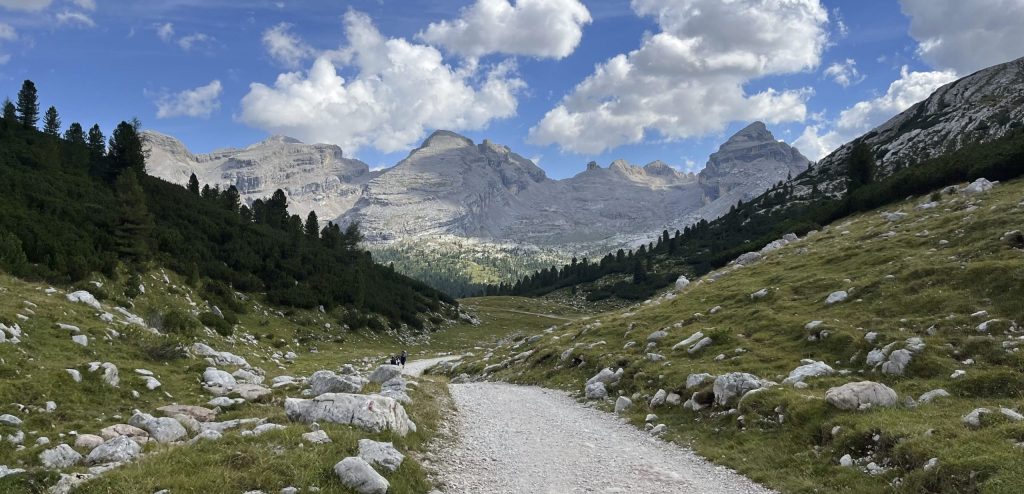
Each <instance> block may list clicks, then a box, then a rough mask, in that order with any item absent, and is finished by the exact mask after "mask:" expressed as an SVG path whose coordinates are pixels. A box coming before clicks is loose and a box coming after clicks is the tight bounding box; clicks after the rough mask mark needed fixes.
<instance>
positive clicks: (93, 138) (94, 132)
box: [86, 124, 107, 159]
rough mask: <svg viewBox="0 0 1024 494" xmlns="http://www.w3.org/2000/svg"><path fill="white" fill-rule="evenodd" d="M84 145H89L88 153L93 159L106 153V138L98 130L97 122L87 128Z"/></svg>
mask: <svg viewBox="0 0 1024 494" xmlns="http://www.w3.org/2000/svg"><path fill="white" fill-rule="evenodd" d="M86 146H88V147H89V155H90V156H92V158H93V159H99V158H101V157H103V155H105V154H107V145H106V139H105V138H104V137H103V131H101V130H100V125H99V124H93V126H92V128H90V129H89V140H88V142H87V143H86Z"/></svg>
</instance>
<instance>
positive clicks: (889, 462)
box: [454, 180, 1024, 493]
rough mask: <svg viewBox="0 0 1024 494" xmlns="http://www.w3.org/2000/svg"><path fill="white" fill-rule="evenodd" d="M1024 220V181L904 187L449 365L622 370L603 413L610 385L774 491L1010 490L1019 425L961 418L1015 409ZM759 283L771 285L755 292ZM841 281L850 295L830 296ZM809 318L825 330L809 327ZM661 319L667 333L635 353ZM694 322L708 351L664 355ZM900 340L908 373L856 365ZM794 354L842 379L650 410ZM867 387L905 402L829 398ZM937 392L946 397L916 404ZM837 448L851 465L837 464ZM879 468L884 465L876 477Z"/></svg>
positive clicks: (1018, 405) (1022, 427)
mask: <svg viewBox="0 0 1024 494" xmlns="http://www.w3.org/2000/svg"><path fill="white" fill-rule="evenodd" d="M926 203H930V204H929V208H928V209H923V208H920V207H919V205H921V204H926ZM886 212H901V213H905V216H901V215H886V214H884V213H886ZM1021 218H1024V181H1022V180H1016V181H1013V182H1008V183H1003V184H999V185H997V186H996V187H995V188H994V189H992V190H991V191H990V192H985V193H981V194H977V195H965V194H962V193H959V192H956V193H951V194H950V193H947V194H934V195H925V196H919V197H913V198H910V199H908V200H905V201H901V202H898V203H895V204H892V205H890V206H889V207H887V208H885V209H882V210H874V211H869V212H865V213H860V214H856V215H853V216H851V217H848V218H846V219H844V220H842V221H840V222H838V223H836V224H832V225H829V226H827V227H825V228H823V229H822V230H821V231H818V232H814V233H811V234H810V235H808V236H807V237H806V238H803V239H801V240H799V241H797V242H794V243H791V244H789V245H788V246H785V247H783V248H781V249H779V250H776V251H773V252H771V253H768V254H767V255H766V256H765V257H764V258H763V259H761V260H760V261H759V262H756V263H753V264H750V265H748V266H745V267H743V266H735V265H730V266H728V267H725V268H723V269H721V270H718V271H715V272H712V273H710V274H709V275H707V276H705V277H703V278H701V279H700V280H698V281H696V282H694V283H692V284H691V285H690V286H688V287H687V288H685V289H683V290H682V291H680V292H679V293H671V294H667V295H663V296H661V297H658V298H655V299H653V300H651V301H648V302H645V303H643V304H638V305H635V306H632V307H629V308H627V309H624V310H619V311H614V312H609V313H605V314H601V315H599V316H595V317H593V318H591V319H589V320H585V321H577V322H570V323H566V324H563V325H560V326H558V327H557V328H556V329H554V330H552V331H550V332H539V333H536V334H538V335H540V337H539V338H531V339H526V338H523V339H518V340H514V341H511V342H508V343H507V344H503V345H499V346H497V347H495V348H494V355H493V356H491V357H490V358H482V357H474V358H469V359H467V360H466V362H464V363H462V364H461V365H459V366H458V367H456V369H455V370H454V373H455V374H459V373H467V374H470V375H479V373H480V372H481V371H482V370H483V369H484V368H485V367H486V366H489V365H492V364H501V366H502V367H503V368H502V369H501V370H498V371H494V372H493V373H492V374H490V375H488V377H489V378H495V379H504V380H509V381H512V382H519V383H539V384H544V385H550V386H557V387H563V388H566V389H570V390H573V391H574V392H576V393H580V394H582V390H583V387H584V383H585V381H586V380H587V379H588V378H590V377H591V376H593V375H595V374H597V373H598V371H600V370H601V369H602V368H605V367H609V368H611V369H613V370H614V369H616V368H618V367H621V368H622V369H623V371H624V372H623V377H622V379H621V381H620V382H619V384H618V385H617V387H614V388H612V390H611V392H610V394H611V396H612V398H610V399H607V400H603V401H602V402H601V406H603V407H605V408H607V409H611V407H612V405H613V402H614V397H615V396H616V395H624V396H629V397H633V398H634V400H633V401H634V402H636V404H635V405H634V406H633V408H632V409H631V410H630V411H629V412H627V413H626V415H627V417H628V418H629V420H631V421H632V422H634V423H635V424H637V425H638V426H639V425H642V424H644V419H645V416H646V415H647V414H648V413H650V412H654V413H656V414H657V415H658V419H657V421H656V422H655V423H664V424H666V425H667V426H668V428H667V431H668V432H667V433H666V434H665V436H664V437H666V438H668V439H670V440H674V441H679V442H684V443H692V444H693V446H694V447H695V448H696V449H697V450H698V451H699V452H700V453H702V454H703V455H705V456H707V457H708V458H710V459H712V460H715V461H717V462H720V463H723V464H726V465H728V466H731V467H733V468H736V469H737V470H739V471H741V472H743V473H745V474H747V475H749V476H751V477H752V478H754V479H755V480H758V481H761V482H764V483H766V484H767V485H769V486H772V487H775V488H777V489H780V490H782V491H784V492H865V493H867V492H881V491H886V490H893V491H897V492H1019V489H1020V486H1021V485H1024V462H1021V461H1020V455H1021V451H1022V449H1021V448H1022V447H1024V422H1015V421H1013V420H1012V419H1010V418H1008V417H1006V416H1004V415H1002V414H1000V413H998V412H996V413H993V414H989V415H986V416H984V417H983V419H982V423H981V424H982V425H981V427H978V428H972V427H968V426H966V425H965V424H964V423H963V421H962V418H963V417H964V416H965V415H967V414H968V413H969V412H971V411H972V410H974V409H975V408H978V407H989V408H990V409H992V410H994V411H997V410H998V409H999V408H1000V407H1005V408H1007V409H1010V410H1016V411H1017V412H1022V411H1024V373H1022V372H1024V356H1022V354H1021V352H1019V351H1018V345H1021V346H1024V339H1021V335H1022V334H1024V333H1022V332H1020V329H1019V328H1018V325H1017V323H1018V322H1020V321H1024V299H1022V298H1021V294H1024V250H1022V249H1021V247H1024V244H1022V243H1021V238H1020V237H1019V234H1018V235H1010V236H1008V237H1007V238H1006V240H1001V238H1002V237H1004V234H1005V233H1006V232H1008V231H1011V230H1020V229H1021V227H1022V226H1024V225H1022V220H1021ZM762 289H765V290H766V292H767V295H766V296H764V297H763V298H755V297H752V294H754V293H755V292H758V291H760V290H762ZM839 290H845V291H847V292H848V293H849V298H848V299H847V300H846V301H845V302H841V303H836V304H832V305H827V304H826V303H825V300H826V298H827V297H828V296H829V295H830V294H831V293H833V292H835V291H839ZM979 311H985V312H987V314H985V313H979ZM812 321H821V323H819V324H820V325H819V326H817V327H816V328H815V329H813V330H808V329H806V327H807V326H808V323H810V322H812ZM986 322H987V324H984V325H983V323H986ZM979 326H981V329H979ZM657 330H664V331H666V332H667V337H665V338H664V339H663V340H661V341H660V343H657V344H656V346H655V347H653V348H650V349H647V348H645V347H646V346H647V341H648V335H650V334H651V333H653V332H655V331H657ZM696 332H702V333H704V335H706V336H708V337H710V338H711V339H712V340H713V342H712V343H711V344H710V346H707V347H705V348H703V349H702V350H699V351H696V352H694V353H692V354H691V353H688V351H687V348H686V347H683V348H681V349H677V350H672V349H671V347H672V346H673V345H674V344H675V343H677V342H679V341H681V340H683V339H685V338H687V337H689V336H691V335H692V334H694V333H696ZM910 338H920V340H921V342H922V343H924V347H923V349H915V351H914V352H913V353H912V354H911V355H912V357H911V360H910V362H909V364H908V365H907V367H906V369H905V371H904V374H903V375H891V374H883V373H881V372H880V371H879V370H878V369H877V368H875V367H873V366H871V365H868V364H867V363H866V358H867V355H868V354H869V352H871V351H872V350H877V349H882V348H885V347H888V350H889V353H890V354H891V352H892V351H896V350H898V349H903V348H904V347H907V346H914V343H915V341H911V342H910V343H909V344H908V342H907V340H908V339H910ZM531 340H533V341H531ZM890 345H891V346H890ZM570 349H571V352H569V353H568V354H565V353H563V352H566V351H567V350H570ZM490 350H491V349H487V351H490ZM524 352H532V353H526V354H525V357H524ZM648 353H656V354H660V355H662V356H663V357H664V359H663V360H657V361H652V360H651V359H649V358H648V356H647V354H648ZM515 355H518V356H519V357H520V359H521V360H520V361H519V362H513V360H512V358H511V357H512V356H515ZM563 356H565V357H567V358H565V359H563ZM802 359H811V360H814V361H822V362H824V363H826V364H828V365H829V366H831V367H832V368H833V369H834V370H835V373H834V374H832V375H830V376H825V377H816V378H809V379H807V380H806V381H805V382H806V383H807V386H806V387H804V388H803V389H800V388H798V387H794V386H792V385H775V386H771V387H770V388H768V390H766V391H763V392H759V393H755V394H753V395H750V396H748V397H747V398H746V399H744V400H742V402H741V403H740V404H739V405H738V406H737V405H731V406H725V407H723V406H714V407H709V408H706V409H703V410H700V411H696V412H694V411H692V410H688V409H684V408H683V407H682V406H679V405H662V406H658V407H656V408H654V409H653V410H652V409H650V408H649V406H648V405H647V402H648V400H650V398H651V397H652V396H654V395H655V393H656V391H658V390H659V389H664V390H666V391H668V392H674V393H678V394H679V395H681V397H682V398H681V399H682V400H687V399H689V398H691V396H692V395H694V394H695V393H698V394H699V395H698V396H697V398H698V399H699V400H704V399H707V398H708V395H709V393H710V392H712V386H711V384H709V383H708V384H702V385H700V386H697V387H695V388H691V389H686V380H687V377H688V376H689V375H690V374H697V373H710V374H713V375H722V374H725V373H730V372H748V373H752V374H755V375H756V376H759V377H760V378H763V379H767V380H771V381H774V382H777V383H781V382H782V381H783V380H784V379H785V378H786V377H787V375H788V374H789V373H790V371H792V370H793V369H795V368H796V367H798V366H800V365H801V360H802ZM957 371H963V374H962V375H960V374H961V373H960V372H957ZM954 373H956V374H957V376H958V377H953V376H954ZM865 380H869V381H875V382H879V383H884V384H886V385H888V386H890V387H891V388H892V389H893V390H895V391H896V393H897V394H898V396H899V400H898V401H899V404H898V405H897V406H895V407H893V408H880V407H875V408H872V409H868V410H864V411H842V410H839V409H838V408H836V407H834V406H832V405H830V404H828V403H826V401H825V400H824V395H825V392H826V391H827V390H828V389H830V388H832V387H836V386H840V385H843V384H846V383H849V382H854V381H865ZM934 389H945V390H946V391H948V392H949V393H950V395H951V396H950V397H948V398H940V399H937V400H935V401H933V402H931V403H918V402H917V400H918V399H919V397H920V396H921V395H922V394H923V393H925V392H927V391H930V390H934ZM844 455H850V457H851V459H853V460H854V466H851V467H843V466H840V460H841V458H843V457H844ZM933 458H935V459H936V460H934V464H933V465H932V466H927V467H926V465H928V464H929V461H930V460H932V459H933ZM872 462H873V463H875V465H876V466H878V467H879V468H877V469H874V470H875V471H874V472H873V473H868V470H869V469H868V464H869V463H872Z"/></svg>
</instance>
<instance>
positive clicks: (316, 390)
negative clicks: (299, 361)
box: [309, 370, 366, 396]
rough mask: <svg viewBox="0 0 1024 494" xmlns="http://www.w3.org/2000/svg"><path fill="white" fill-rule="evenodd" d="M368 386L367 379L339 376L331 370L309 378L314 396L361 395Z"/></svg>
mask: <svg viewBox="0 0 1024 494" xmlns="http://www.w3.org/2000/svg"><path fill="white" fill-rule="evenodd" d="M365 385H366V379H364V378H362V377H360V376H358V375H341V376H339V375H337V374H335V373H333V372H331V371H329V370H320V371H316V372H314V373H313V375H312V376H310V378H309V387H310V389H312V390H313V396H320V395H322V394H324V393H359V392H361V391H362V390H363V386H365Z"/></svg>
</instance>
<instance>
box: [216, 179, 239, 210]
mask: <svg viewBox="0 0 1024 494" xmlns="http://www.w3.org/2000/svg"><path fill="white" fill-rule="evenodd" d="M220 200H221V202H222V203H224V207H225V208H227V210H228V211H231V212H233V213H237V212H238V208H239V207H241V206H242V196H241V195H240V194H239V193H238V189H237V188H236V187H235V186H234V185H232V186H230V187H228V189H227V190H225V191H224V193H223V194H221V195H220Z"/></svg>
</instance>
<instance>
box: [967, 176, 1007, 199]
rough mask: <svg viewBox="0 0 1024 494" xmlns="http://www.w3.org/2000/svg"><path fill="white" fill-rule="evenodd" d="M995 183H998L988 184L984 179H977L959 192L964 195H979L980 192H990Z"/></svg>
mask: <svg viewBox="0 0 1024 494" xmlns="http://www.w3.org/2000/svg"><path fill="white" fill-rule="evenodd" d="M997 183H999V182H989V181H988V180H986V179H984V178H979V179H977V180H975V181H973V182H971V183H970V185H968V186H967V187H964V188H963V190H961V192H962V193H964V194H966V195H974V194H981V193H982V192H988V191H990V190H992V187H994V186H995V184H997Z"/></svg>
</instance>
